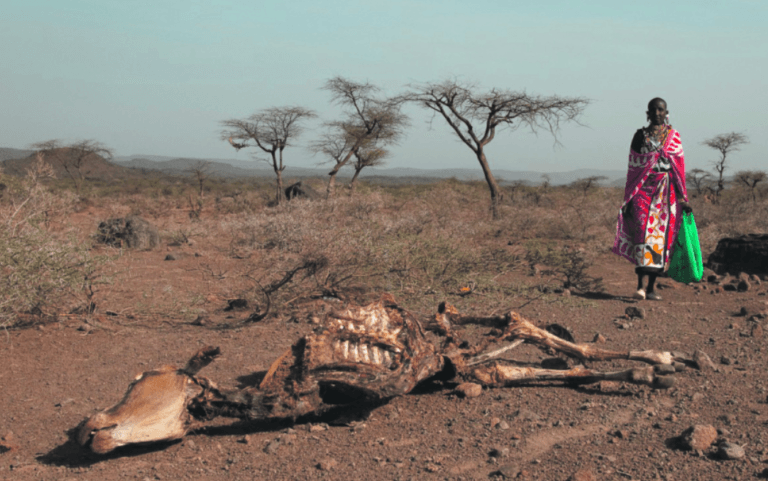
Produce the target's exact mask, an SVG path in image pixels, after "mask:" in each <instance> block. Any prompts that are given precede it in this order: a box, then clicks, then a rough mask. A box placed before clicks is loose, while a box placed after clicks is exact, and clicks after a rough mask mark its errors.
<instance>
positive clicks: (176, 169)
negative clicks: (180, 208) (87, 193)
mask: <svg viewBox="0 0 768 481" xmlns="http://www.w3.org/2000/svg"><path fill="white" fill-rule="evenodd" d="M203 161H204V162H208V168H209V171H210V173H211V174H212V175H215V176H218V177H224V178H238V177H265V176H267V177H271V176H274V175H275V174H274V172H273V171H272V169H270V168H269V167H268V166H266V165H265V164H264V163H259V162H253V161H252V162H242V161H234V160H228V159H189V158H173V157H162V156H157V155H134V156H130V157H117V158H116V159H115V163H117V164H118V165H122V166H124V167H130V168H134V169H149V170H159V171H162V172H165V173H168V174H174V175H188V174H189V172H190V169H191V168H192V167H193V166H195V165H196V164H198V163H200V162H203ZM329 171H330V167H319V168H306V167H294V166H291V165H289V166H287V167H286V169H285V172H284V175H285V176H286V177H288V178H308V177H320V178H325V177H327V175H328V172H329ZM493 172H494V175H495V176H496V178H497V179H498V180H499V182H501V183H510V182H525V183H528V184H541V183H542V182H543V181H544V178H543V175H544V173H543V172H535V171H513V170H503V169H499V170H494V171H493ZM360 175H361V178H364V179H367V180H375V179H377V178H393V177H394V178H400V181H405V179H414V180H415V179H423V180H424V181H430V180H433V179H449V178H456V179H459V180H483V173H482V171H481V170H480V167H477V168H463V169H414V168H408V167H400V168H397V167H395V168H372V169H371V168H369V169H365V170H363V172H362V173H361V174H360ZM546 175H548V176H549V179H550V183H551V184H552V185H564V184H570V183H571V182H573V181H575V180H577V179H583V178H585V177H592V176H604V177H606V178H607V179H606V180H605V181H603V182H601V184H602V185H617V186H622V187H623V186H624V181H625V180H626V177H627V173H626V171H621V170H597V169H578V170H572V171H567V172H550V173H547V174H546ZM339 176H340V177H351V176H352V169H348V170H347V171H344V170H342V171H341V172H340V173H339Z"/></svg>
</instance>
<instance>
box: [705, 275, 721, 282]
mask: <svg viewBox="0 0 768 481" xmlns="http://www.w3.org/2000/svg"><path fill="white" fill-rule="evenodd" d="M719 280H720V278H719V277H717V276H716V275H715V274H712V275H711V276H707V282H709V283H710V284H716V283H717V281H719Z"/></svg>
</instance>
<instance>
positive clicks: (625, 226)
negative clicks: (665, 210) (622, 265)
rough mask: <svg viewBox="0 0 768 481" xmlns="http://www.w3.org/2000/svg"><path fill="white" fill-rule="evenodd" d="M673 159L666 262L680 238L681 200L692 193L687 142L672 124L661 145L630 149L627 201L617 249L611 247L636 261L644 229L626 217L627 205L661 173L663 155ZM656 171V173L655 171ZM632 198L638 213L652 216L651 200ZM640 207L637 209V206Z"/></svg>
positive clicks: (620, 212)
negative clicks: (658, 167)
mask: <svg viewBox="0 0 768 481" xmlns="http://www.w3.org/2000/svg"><path fill="white" fill-rule="evenodd" d="M662 155H663V156H664V157H665V158H667V159H669V162H670V164H671V167H672V170H671V171H670V172H669V175H670V180H671V182H670V184H671V186H670V187H671V188H670V196H669V201H670V203H671V204H672V205H670V209H669V211H670V219H669V221H670V222H669V231H668V233H667V236H666V247H667V253H668V254H667V256H666V262H669V258H670V257H671V256H672V250H673V248H674V245H675V240H676V239H677V233H678V231H679V228H680V221H681V219H682V216H681V215H678V213H679V207H678V205H677V204H678V202H679V201H680V200H681V198H682V199H683V200H685V201H686V202H687V201H688V193H687V191H686V188H685V157H684V155H683V144H682V143H681V141H680V133H679V132H677V131H676V130H674V129H672V128H670V132H669V135H667V139H666V142H665V143H664V145H663V146H662V148H661V149H659V150H657V151H654V152H649V153H647V154H639V153H637V152H635V151H633V150H630V152H629V169H628V171H627V183H626V186H625V187H624V202H623V203H622V204H621V209H620V210H619V221H618V224H617V226H616V238H615V240H614V242H613V249H611V251H612V252H613V253H614V254H617V255H619V256H621V257H624V258H625V259H627V260H629V261H630V262H632V263H633V264H636V263H637V259H636V257H635V254H634V247H635V245H637V244H639V243H641V242H642V240H641V238H639V237H638V234H642V231H640V232H638V230H637V227H636V226H634V225H632V224H633V222H632V220H633V219H632V218H631V217H629V218H625V217H624V207H625V206H626V205H627V204H629V203H630V202H632V200H633V199H635V196H636V195H637V193H638V192H639V191H640V190H641V188H642V187H643V184H645V183H646V182H648V181H650V182H654V179H655V178H656V177H657V175H658V174H656V173H655V172H654V171H653V167H654V166H655V165H656V163H657V162H658V161H659V158H660V157H661V156H662ZM653 174H656V175H653ZM635 200H636V201H635V202H632V209H633V210H635V212H634V214H635V215H638V214H639V215H640V217H642V218H643V219H645V218H647V216H648V208H649V205H648V204H647V202H638V201H639V200H640V199H635ZM638 209H639V210H640V211H637V210H638Z"/></svg>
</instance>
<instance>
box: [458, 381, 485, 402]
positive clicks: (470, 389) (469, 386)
mask: <svg viewBox="0 0 768 481" xmlns="http://www.w3.org/2000/svg"><path fill="white" fill-rule="evenodd" d="M455 393H456V394H458V395H459V396H461V397H464V398H473V397H478V396H480V395H481V394H483V386H481V385H480V384H475V383H473V382H463V383H461V384H459V385H458V386H456V390H455Z"/></svg>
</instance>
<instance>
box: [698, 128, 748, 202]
mask: <svg viewBox="0 0 768 481" xmlns="http://www.w3.org/2000/svg"><path fill="white" fill-rule="evenodd" d="M748 143H749V138H747V136H746V135H744V134H741V133H739V132H731V133H729V134H720V135H717V136H715V137H712V138H711V139H707V140H705V141H704V142H702V144H703V145H706V146H707V147H710V148H712V149H715V150H717V151H718V152H720V158H719V159H717V160H715V161H713V162H712V165H713V166H714V168H715V171H716V172H717V175H718V178H717V190H716V191H715V199H716V200H717V201H718V202H719V201H720V192H722V191H723V190H725V179H724V177H723V172H725V168H726V164H727V162H728V154H730V153H731V152H736V151H738V150H741V146H742V145H746V144H748Z"/></svg>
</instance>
